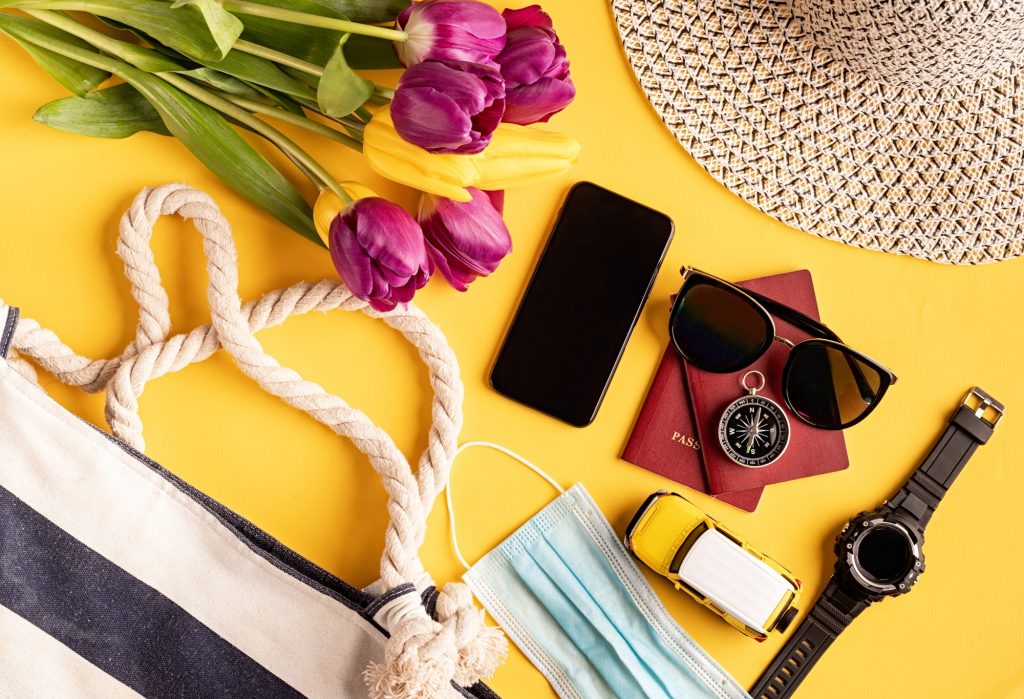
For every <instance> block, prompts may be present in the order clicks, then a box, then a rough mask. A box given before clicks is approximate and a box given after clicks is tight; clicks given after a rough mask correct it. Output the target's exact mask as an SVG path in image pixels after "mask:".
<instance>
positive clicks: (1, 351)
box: [0, 306, 19, 359]
mask: <svg viewBox="0 0 1024 699" xmlns="http://www.w3.org/2000/svg"><path fill="white" fill-rule="evenodd" d="M18 316H19V312H18V309H17V308H15V307H14V306H8V307H7V319H6V320H5V321H4V330H3V332H2V333H0V359H7V353H8V352H10V351H11V343H12V342H14V329H15V328H16V327H18Z"/></svg>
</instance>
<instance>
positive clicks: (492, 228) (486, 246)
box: [418, 189, 512, 291]
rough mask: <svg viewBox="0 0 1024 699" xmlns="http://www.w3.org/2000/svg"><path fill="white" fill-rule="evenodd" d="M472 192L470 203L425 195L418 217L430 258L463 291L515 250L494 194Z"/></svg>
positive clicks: (475, 190)
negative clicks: (497, 207)
mask: <svg viewBox="0 0 1024 699" xmlns="http://www.w3.org/2000/svg"><path fill="white" fill-rule="evenodd" d="M469 192H470V195H471V196H472V199H471V200H470V201H468V202H456V201H452V200H451V199H446V198H444V197H437V196H434V195H432V194H423V196H422V197H421V198H420V208H419V216H418V218H419V222H420V225H421V226H422V227H423V236H424V238H426V242H427V253H428V254H429V255H430V259H431V260H433V262H434V264H435V265H436V267H437V270H438V271H439V272H440V273H441V275H442V276H443V277H444V278H445V279H447V280H448V283H449V284H451V285H452V286H453V287H454V288H455V289H457V290H459V291H465V290H466V288H467V287H468V285H469V283H470V282H472V281H473V280H474V279H476V278H477V277H486V276H487V275H488V274H490V273H491V272H493V271H494V270H495V269H497V267H498V263H499V262H501V260H502V258H503V257H505V255H507V254H509V253H510V252H512V238H511V237H510V236H509V234H508V228H507V227H506V226H505V222H504V221H502V220H501V214H500V213H499V212H498V210H497V209H496V208H495V206H494V204H493V203H492V199H491V197H490V196H489V195H488V193H486V192H482V191H480V190H479V189H470V190H469Z"/></svg>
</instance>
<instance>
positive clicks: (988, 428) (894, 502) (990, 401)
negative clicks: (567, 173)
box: [889, 387, 1004, 529]
mask: <svg viewBox="0 0 1024 699" xmlns="http://www.w3.org/2000/svg"><path fill="white" fill-rule="evenodd" d="M1003 412H1004V408H1003V404H1002V403H1000V402H999V401H997V400H996V399H995V398H993V397H992V396H990V395H989V394H987V393H985V392H984V391H982V390H981V389H980V388H977V387H975V388H972V389H971V390H970V391H969V392H968V393H967V396H966V397H965V398H964V400H963V401H961V403H960V405H959V406H958V407H957V410H956V412H955V413H953V416H952V417H951V418H950V419H949V427H947V428H946V431H945V432H943V434H942V437H940V438H939V441H938V442H937V443H936V444H935V446H934V447H933V448H932V450H931V452H929V454H928V456H926V457H925V459H924V461H923V462H922V463H921V466H920V467H918V469H917V470H916V471H914V473H913V474H911V476H910V478H909V479H908V480H907V482H906V483H904V484H903V486H902V487H901V488H900V489H899V490H898V491H897V492H896V494H895V495H894V496H893V497H892V498H890V500H889V506H890V507H891V508H893V510H894V511H896V512H899V513H901V514H903V515H904V516H905V517H907V518H909V519H910V520H911V521H913V522H916V523H917V524H918V526H919V527H920V528H921V529H923V528H924V526H925V525H926V524H928V520H930V519H931V517H932V514H934V512H935V509H936V508H937V507H938V505H939V502H940V501H941V500H942V498H943V496H945V494H946V491H947V490H949V487H950V486H951V485H952V484H953V481H954V480H956V477H957V476H958V475H960V471H962V470H963V468H964V466H965V465H966V464H967V461H968V460H969V459H970V458H971V456H972V455H973V454H974V451H975V450H976V449H977V448H978V446H980V445H982V444H984V443H985V442H987V441H988V439H989V437H991V436H992V431H993V430H994V429H995V426H996V425H997V424H998V423H999V420H1000V419H1001V418H1002V416H1003Z"/></svg>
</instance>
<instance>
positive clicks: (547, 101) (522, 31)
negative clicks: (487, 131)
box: [495, 5, 576, 124]
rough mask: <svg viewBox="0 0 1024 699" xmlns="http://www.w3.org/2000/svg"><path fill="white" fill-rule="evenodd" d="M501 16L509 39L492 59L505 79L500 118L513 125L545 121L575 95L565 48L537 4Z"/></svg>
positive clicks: (506, 11) (563, 107)
mask: <svg viewBox="0 0 1024 699" xmlns="http://www.w3.org/2000/svg"><path fill="white" fill-rule="evenodd" d="M502 16H503V17H504V18H505V23H506V24H507V26H508V39H507V40H506V42H505V48H504V49H503V50H502V51H501V53H499V54H498V57H497V58H496V59H495V60H496V61H497V62H498V65H499V66H500V67H501V77H502V78H504V79H505V102H506V105H505V114H504V116H503V117H502V120H503V121H507V122H511V123H513V124H533V123H536V122H538V121H547V120H548V119H550V118H551V116H552V115H553V114H556V113H558V112H560V111H562V110H563V109H565V107H566V106H567V105H568V104H569V103H570V102H572V100H573V98H574V97H575V96H576V88H575V87H574V86H573V84H572V78H570V77H569V59H568V58H566V55H565V48H564V47H563V46H562V42H561V41H559V39H558V34H556V33H555V30H554V28H553V26H552V24H551V17H549V16H548V15H547V13H545V12H544V11H542V10H541V9H540V7H539V6H538V5H531V6H529V7H524V8H522V9H519V10H505V11H504V12H503V13H502Z"/></svg>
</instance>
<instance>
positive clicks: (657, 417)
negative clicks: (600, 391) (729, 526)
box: [622, 345, 762, 512]
mask: <svg viewBox="0 0 1024 699" xmlns="http://www.w3.org/2000/svg"><path fill="white" fill-rule="evenodd" d="M704 448H705V445H704V444H703V443H702V442H701V441H700V439H699V438H698V437H697V428H696V424H695V422H694V416H693V412H692V410H691V408H690V395H689V392H688V390H687V387H686V373H685V372H684V371H683V360H682V358H681V357H680V356H679V355H678V354H677V353H676V351H675V349H674V348H673V347H672V346H671V345H669V347H668V349H666V350H665V354H664V355H662V357H661V364H659V365H658V371H657V372H656V373H655V375H654V381H653V382H652V383H651V388H650V390H649V391H648V392H647V398H646V399H645V400H644V404H643V407H642V408H641V409H640V415H639V416H638V417H637V420H636V425H635V426H634V427H633V432H632V433H631V434H630V436H629V440H628V441H627V442H626V448H625V449H624V450H623V452H622V458H623V459H625V460H626V461H628V462H629V463H631V464H635V465H637V466H640V467H641V468H645V469H647V470H648V471H651V472H653V473H657V474H658V475H660V476H664V477H666V478H669V479H671V480H673V481H675V482H676V483H680V484H682V485H685V486H686V487H687V488H692V489H693V490H696V491H698V492H701V493H705V494H707V493H708V483H707V480H706V479H705V476H704V464H703V462H702V460H701V454H702V452H703V450H704ZM761 490H762V489H761V488H754V489H751V490H745V491H740V492H733V493H726V494H724V495H719V496H717V497H718V498H719V499H720V500H721V501H722V502H726V503H729V504H730V505H733V506H735V507H738V508H740V509H741V510H746V511H747V512H753V511H754V509H755V508H756V507H757V503H758V501H759V500H760V499H761Z"/></svg>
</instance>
